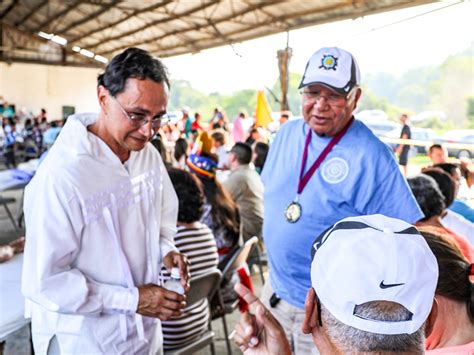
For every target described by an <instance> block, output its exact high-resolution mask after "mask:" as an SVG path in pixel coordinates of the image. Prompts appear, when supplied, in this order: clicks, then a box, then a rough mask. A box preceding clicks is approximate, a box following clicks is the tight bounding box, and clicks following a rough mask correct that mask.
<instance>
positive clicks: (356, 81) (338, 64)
mask: <svg viewBox="0 0 474 355" xmlns="http://www.w3.org/2000/svg"><path fill="white" fill-rule="evenodd" d="M315 84H321V85H325V86H327V87H329V88H330V89H332V90H334V91H336V92H338V93H340V94H341V95H347V94H348V93H349V91H351V89H352V88H353V87H354V86H360V71H359V66H358V65H357V62H356V60H355V58H354V57H353V56H352V54H350V53H349V52H347V51H345V50H344V49H340V48H337V47H330V48H321V49H319V50H318V51H316V52H315V53H314V54H313V55H312V56H311V58H310V59H309V61H308V64H306V69H305V71H304V75H303V78H302V79H301V83H300V86H299V89H301V88H303V87H305V86H308V85H315Z"/></svg>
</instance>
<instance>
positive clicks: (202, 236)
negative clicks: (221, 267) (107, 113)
mask: <svg viewBox="0 0 474 355" xmlns="http://www.w3.org/2000/svg"><path fill="white" fill-rule="evenodd" d="M168 174H169V176H170V178H171V182H172V183H173V186H174V189H175V190H176V194H177V195H178V200H179V212H178V233H177V234H176V237H175V239H174V241H175V245H176V247H177V248H178V250H179V251H180V252H181V253H183V254H185V255H186V256H187V258H188V260H189V262H190V264H191V265H190V273H191V277H196V276H198V275H201V274H205V273H207V272H209V271H212V270H214V269H216V268H217V264H218V254H217V247H216V242H215V240H214V235H213V234H212V231H211V230H210V229H209V228H208V227H207V226H206V225H205V224H202V223H201V222H199V219H200V218H201V215H202V211H203V203H204V194H203V191H202V185H201V182H200V181H199V180H198V179H197V178H196V177H195V176H194V175H192V174H191V173H189V172H187V171H184V170H179V169H170V170H169V171H168ZM162 274H163V278H164V281H166V280H167V279H169V277H170V274H169V272H168V271H167V270H166V269H163V272H162ZM208 323H209V311H208V302H207V300H202V301H200V302H197V303H195V304H193V305H192V306H190V307H188V308H186V309H185V310H184V311H183V314H182V315H181V316H180V317H176V318H172V319H170V320H169V321H162V322H161V324H162V329H163V349H164V350H171V349H178V348H180V347H182V346H184V345H186V344H188V343H189V342H191V341H194V340H195V339H196V338H198V337H199V336H200V335H201V334H203V333H204V332H205V331H206V329H207V326H208Z"/></svg>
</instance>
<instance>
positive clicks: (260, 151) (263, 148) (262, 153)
mask: <svg viewBox="0 0 474 355" xmlns="http://www.w3.org/2000/svg"><path fill="white" fill-rule="evenodd" d="M269 149H270V147H269V146H268V144H267V143H263V142H257V144H255V148H254V150H255V154H256V155H257V156H256V157H255V160H254V161H253V164H254V165H255V167H256V168H260V170H261V169H263V166H264V165H265V160H266V159H267V155H268V150H269Z"/></svg>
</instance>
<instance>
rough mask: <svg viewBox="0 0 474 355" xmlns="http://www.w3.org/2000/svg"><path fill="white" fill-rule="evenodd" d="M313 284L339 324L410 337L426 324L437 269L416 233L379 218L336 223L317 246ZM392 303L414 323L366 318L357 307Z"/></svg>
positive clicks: (371, 216)
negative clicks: (407, 312) (369, 303)
mask: <svg viewBox="0 0 474 355" xmlns="http://www.w3.org/2000/svg"><path fill="white" fill-rule="evenodd" d="M312 249H313V250H312V258H313V260H312V263H311V284H312V286H313V288H314V290H315V291H316V294H317V295H318V297H319V299H320V300H321V303H322V304H323V305H324V306H325V307H326V308H327V309H328V311H329V312H330V313H331V314H332V315H333V316H334V317H336V319H338V320H339V321H340V322H342V323H344V324H347V325H349V326H352V327H354V328H357V329H361V330H364V331H366V332H370V333H378V334H412V333H414V332H415V331H417V330H418V329H419V328H420V327H421V326H422V325H423V323H424V322H425V321H426V319H427V318H428V315H429V314H430V311H431V306H432V304H433V298H434V293H435V290H436V284H437V282H438V263H437V261H436V258H435V256H434V255H433V253H432V252H431V250H430V248H429V246H428V244H427V243H426V241H425V239H424V238H423V237H422V236H421V235H420V233H419V232H418V231H417V229H416V228H415V227H413V226H412V225H411V224H408V223H406V222H404V221H401V220H398V219H394V218H390V217H385V216H382V215H380V214H376V215H370V216H361V217H350V218H345V219H343V220H341V221H339V222H337V223H336V224H335V225H334V226H332V227H331V228H330V229H329V230H327V231H326V232H324V233H323V234H321V235H320V236H319V237H318V238H317V239H316V241H315V243H314V244H313V248H312ZM371 301H389V302H394V303H398V304H400V305H402V306H403V307H405V308H406V309H407V310H408V311H409V312H410V313H411V317H409V319H407V320H403V321H382V320H374V319H367V318H362V317H361V316H360V315H357V314H356V312H355V310H356V306H357V305H361V304H364V303H366V302H371Z"/></svg>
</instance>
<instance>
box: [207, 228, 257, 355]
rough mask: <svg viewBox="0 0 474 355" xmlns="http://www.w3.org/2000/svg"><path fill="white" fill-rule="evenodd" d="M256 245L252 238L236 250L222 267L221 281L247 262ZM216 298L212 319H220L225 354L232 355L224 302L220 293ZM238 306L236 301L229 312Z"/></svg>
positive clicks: (254, 238)
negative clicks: (225, 348) (225, 349)
mask: <svg viewBox="0 0 474 355" xmlns="http://www.w3.org/2000/svg"><path fill="white" fill-rule="evenodd" d="M257 243H258V238H257V237H252V238H250V239H249V240H247V241H246V242H245V243H244V245H242V246H241V247H240V248H238V249H237V250H236V251H235V252H234V254H232V256H231V257H230V258H229V259H228V261H227V263H226V264H225V265H223V266H222V280H225V279H228V278H230V277H231V276H232V274H233V273H234V272H235V271H236V270H237V269H239V268H240V267H241V266H243V265H245V263H246V262H247V259H248V257H249V255H250V252H251V251H252V248H253V247H254V246H255V245H256V244H257ZM216 297H217V308H218V309H215V310H214V312H213V313H214V317H213V319H217V318H220V317H222V325H223V327H224V334H225V341H226V346H227V352H228V354H232V349H231V347H230V341H229V332H228V330H227V321H226V319H225V315H226V313H229V312H226V309H225V307H224V301H223V299H222V294H221V292H220V291H218V292H217V293H216ZM238 305H239V300H236V301H235V302H234V303H233V304H232V307H231V311H234V310H235V309H237V307H238Z"/></svg>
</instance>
